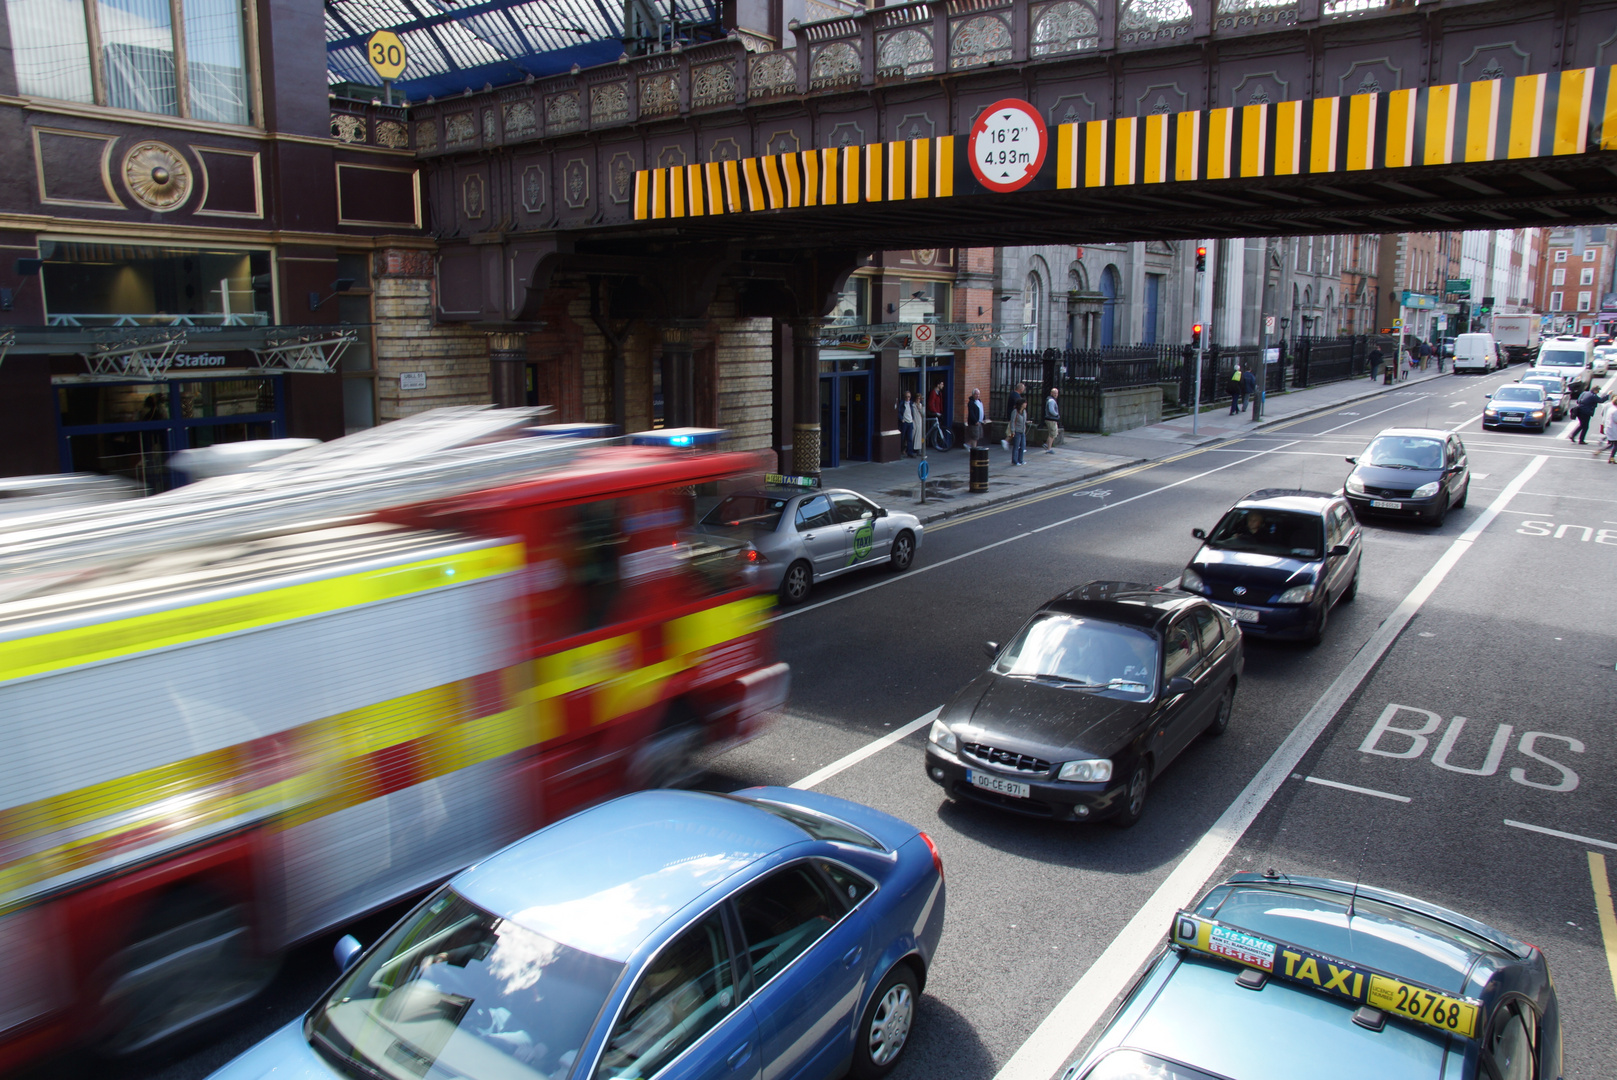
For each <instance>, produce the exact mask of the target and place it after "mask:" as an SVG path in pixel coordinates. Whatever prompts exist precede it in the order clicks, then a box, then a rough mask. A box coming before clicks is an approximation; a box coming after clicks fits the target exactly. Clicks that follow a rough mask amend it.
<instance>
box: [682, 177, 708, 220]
mask: <svg viewBox="0 0 1617 1080" xmlns="http://www.w3.org/2000/svg"><path fill="white" fill-rule="evenodd" d="M685 185H686V187H687V188H689V190H690V201H691V217H701V216H702V215H703V214H705V213H707V200H706V199H705V198H703V190H704V189H703V186H702V166H700V165H687V166H685Z"/></svg>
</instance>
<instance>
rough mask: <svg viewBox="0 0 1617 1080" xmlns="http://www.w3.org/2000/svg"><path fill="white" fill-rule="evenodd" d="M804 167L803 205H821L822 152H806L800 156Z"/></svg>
mask: <svg viewBox="0 0 1617 1080" xmlns="http://www.w3.org/2000/svg"><path fill="white" fill-rule="evenodd" d="M799 161H800V162H801V164H802V166H803V205H804V206H818V205H820V152H819V151H818V150H804V151H803V152H802V154H801V155H800V156H799Z"/></svg>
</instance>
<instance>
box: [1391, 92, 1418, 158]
mask: <svg viewBox="0 0 1617 1080" xmlns="http://www.w3.org/2000/svg"><path fill="white" fill-rule="evenodd" d="M1419 93H1420V91H1418V90H1394V91H1392V92H1391V93H1389V94H1388V95H1387V147H1386V150H1385V151H1384V156H1383V159H1382V160H1383V162H1384V163H1385V164H1386V167H1387V168H1389V169H1402V168H1406V167H1408V166H1410V165H1413V164H1414V163H1415V111H1416V106H1417V105H1418V103H1419V102H1418V97H1417V95H1418V94H1419Z"/></svg>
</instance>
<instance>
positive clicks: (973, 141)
mask: <svg viewBox="0 0 1617 1080" xmlns="http://www.w3.org/2000/svg"><path fill="white" fill-rule="evenodd" d="M1048 142H1049V136H1048V133H1047V132H1046V131H1045V127H1044V120H1043V118H1042V117H1040V116H1039V110H1038V109H1035V108H1034V107H1033V106H1032V105H1029V104H1028V103H1027V102H1025V101H1021V100H1018V99H1017V98H1006V99H1005V100H1004V101H996V102H994V104H992V105H990V106H988V108H986V109H984V110H983V112H982V115H981V116H979V117H977V122H976V123H975V124H973V125H972V126H971V137H970V138H969V140H968V141H967V147H966V153H967V156H968V157H969V158H970V161H971V171H972V173H973V174H975V175H976V177H977V180H978V182H979V183H981V184H982V185H983V187H985V188H987V189H988V190H990V191H998V192H1002V193H1003V192H1009V191H1016V190H1018V189H1019V188H1022V187H1025V186H1026V185H1027V183H1028V181H1030V180H1032V179H1033V178H1034V177H1035V176H1037V175H1038V172H1039V170H1040V169H1041V168H1043V167H1044V152H1045V149H1046V143H1048Z"/></svg>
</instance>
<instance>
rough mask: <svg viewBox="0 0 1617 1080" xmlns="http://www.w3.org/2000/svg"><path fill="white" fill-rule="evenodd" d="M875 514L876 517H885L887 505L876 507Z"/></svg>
mask: <svg viewBox="0 0 1617 1080" xmlns="http://www.w3.org/2000/svg"><path fill="white" fill-rule="evenodd" d="M876 516H877V517H886V516H887V507H885V506H878V507H876Z"/></svg>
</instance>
